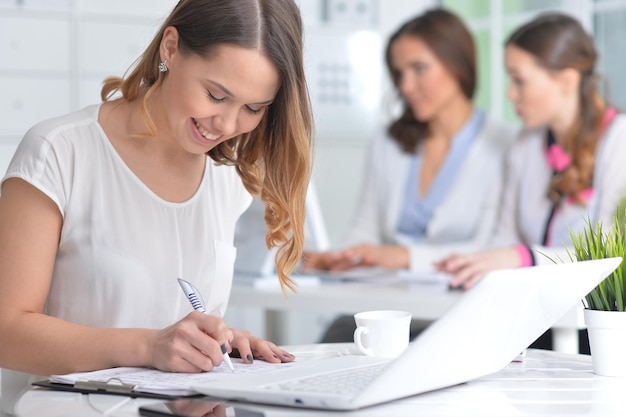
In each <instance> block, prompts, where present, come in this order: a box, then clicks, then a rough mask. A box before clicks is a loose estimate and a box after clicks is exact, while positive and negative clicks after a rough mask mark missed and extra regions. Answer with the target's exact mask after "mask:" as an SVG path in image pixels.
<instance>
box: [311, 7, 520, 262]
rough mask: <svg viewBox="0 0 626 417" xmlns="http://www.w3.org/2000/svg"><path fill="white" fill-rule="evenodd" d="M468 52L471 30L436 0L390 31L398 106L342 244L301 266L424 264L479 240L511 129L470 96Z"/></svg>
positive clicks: (488, 222)
mask: <svg viewBox="0 0 626 417" xmlns="http://www.w3.org/2000/svg"><path fill="white" fill-rule="evenodd" d="M475 60H476V58H475V50H474V42H473V39H472V36H471V34H470V33H469V31H468V30H467V28H466V27H465V25H464V24H463V22H462V21H461V20H460V19H459V18H458V17H457V16H455V15H454V14H452V13H451V12H449V11H446V10H443V9H435V10H431V11H428V12H426V13H424V14H422V15H420V16H417V17H415V18H413V19H412V20H410V21H408V22H406V23H405V24H404V25H403V26H402V27H400V28H399V29H398V30H397V31H396V32H395V33H394V34H393V35H392V36H391V38H390V40H389V42H388V44H387V50H386V61H387V67H388V70H389V74H390V76H391V79H392V81H393V84H394V86H395V88H396V91H397V93H398V95H399V96H400V98H401V100H402V107H403V110H402V114H401V115H400V117H398V118H397V119H396V120H395V121H393V122H392V123H391V125H390V126H389V128H388V130H387V132H386V133H385V134H383V135H380V136H379V137H376V138H375V139H374V141H373V143H372V145H371V149H370V157H369V162H368V164H367V171H366V174H365V178H364V183H363V187H362V190H361V195H360V200H359V201H358V203H357V210H356V213H355V216H354V220H353V223H352V225H351V227H350V228H349V233H348V236H347V237H346V239H345V240H344V241H343V242H342V246H343V247H344V249H343V250H339V251H334V252H323V253H306V255H305V258H304V264H303V266H304V268H305V269H322V270H333V271H340V270H346V269H350V268H353V267H356V266H379V267H384V268H389V269H399V268H408V269H411V270H412V271H416V272H422V271H430V270H432V269H433V266H432V265H433V262H434V261H436V260H439V259H441V258H442V257H443V256H446V255H448V254H451V253H454V252H470V251H473V250H476V249H477V248H482V247H483V244H484V243H485V242H486V241H487V239H488V238H489V236H491V234H492V233H493V226H494V223H495V213H496V212H497V208H498V200H499V195H500V189H501V184H500V181H501V177H502V175H501V172H502V161H503V155H504V153H505V151H506V150H507V148H508V146H509V144H510V142H511V141H512V139H513V137H514V134H513V131H512V130H511V129H509V128H507V127H506V126H504V125H503V124H501V123H498V122H496V121H495V120H493V119H492V118H491V117H489V116H488V115H487V114H485V113H484V112H483V111H482V110H480V109H478V108H476V107H475V106H474V104H473V103H472V97H473V94H474V89H475V86H476V65H475Z"/></svg>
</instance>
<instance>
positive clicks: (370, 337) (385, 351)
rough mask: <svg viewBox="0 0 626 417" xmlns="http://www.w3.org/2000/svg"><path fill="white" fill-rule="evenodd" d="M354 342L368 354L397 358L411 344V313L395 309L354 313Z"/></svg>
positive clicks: (360, 349)
mask: <svg viewBox="0 0 626 417" xmlns="http://www.w3.org/2000/svg"><path fill="white" fill-rule="evenodd" d="M354 321H355V322H356V330H355V331H354V343H355V344H356V347H357V348H358V349H359V351H361V352H362V353H364V354H366V355H368V356H380V357H385V358H395V357H396V356H399V355H400V354H401V353H402V352H403V351H404V349H406V347H407V346H408V345H409V332H410V326H411V313H408V312H406V311H395V310H378V311H365V312H362V313H357V314H355V315H354Z"/></svg>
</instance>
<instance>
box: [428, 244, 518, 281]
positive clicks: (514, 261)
mask: <svg viewBox="0 0 626 417" xmlns="http://www.w3.org/2000/svg"><path fill="white" fill-rule="evenodd" d="M520 266H521V260H520V257H519V254H518V252H517V250H516V249H515V248H503V249H493V250H488V251H483V252H478V253H475V254H472V255H451V256H449V257H447V258H445V259H442V260H441V261H438V262H436V263H435V267H436V268H437V269H438V270H439V271H442V272H448V273H450V274H453V275H454V276H453V277H452V280H451V281H450V286H451V287H453V288H456V287H463V288H465V289H468V288H471V287H472V286H474V285H475V284H476V283H477V282H478V281H480V280H481V279H482V278H483V277H484V276H485V274H487V273H488V272H491V271H495V270H497V269H506V268H518V267H520Z"/></svg>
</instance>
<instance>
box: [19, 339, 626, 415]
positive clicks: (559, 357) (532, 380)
mask: <svg viewBox="0 0 626 417" xmlns="http://www.w3.org/2000/svg"><path fill="white" fill-rule="evenodd" d="M288 349H290V350H291V351H292V352H295V353H296V354H297V355H298V356H299V357H300V358H304V359H306V358H312V357H316V356H319V355H328V354H329V353H330V354H336V352H338V351H342V350H344V349H353V347H352V345H351V344H339V345H338V344H328V345H306V346H292V347H288ZM624 392H626V378H608V377H600V376H597V375H594V374H593V372H592V367H591V358H590V357H589V356H584V355H571V354H565V353H556V352H549V351H540V350H529V351H528V355H527V357H526V358H525V359H524V361H523V362H521V363H511V364H510V365H509V366H507V367H506V368H504V369H503V370H501V371H500V372H497V373H495V374H492V375H489V376H486V377H483V378H479V379H476V380H474V381H470V382H468V383H466V384H461V385H458V386H454V387H450V388H447V389H442V390H438V391H434V392H430V393H426V394H420V395H416V396H413V397H409V398H406V399H402V400H398V401H395V402H392V403H388V404H384V405H381V406H376V407H370V408H366V409H362V410H357V411H354V412H324V411H319V410H301V409H293V408H283V407H269V406H254V408H257V409H258V410H259V411H262V412H264V414H265V417H282V416H290V417H292V416H293V417H316V416H337V417H338V416H343V417H355V416H359V417H369V416H371V417H384V416H394V417H404V416H406V417H409V416H410V417H413V416H417V415H428V416H432V417H437V416H458V415H463V416H482V417H484V416H553V415H559V416H597V417H613V416H623V415H624V405H623V397H624ZM151 402H155V400H147V399H130V398H125V397H119V396H110V395H99V394H98V395H81V394H75V393H68V392H54V391H47V390H41V389H33V390H31V391H29V392H28V393H26V394H25V395H24V396H23V397H22V399H21V400H20V401H19V403H18V404H17V410H16V411H17V413H18V415H19V416H22V417H35V416H36V417H70V416H81V417H90V416H102V415H108V416H119V417H121V416H129V417H130V416H133V417H134V416H138V413H137V408H138V407H139V405H141V404H146V403H151ZM248 407H249V406H248Z"/></svg>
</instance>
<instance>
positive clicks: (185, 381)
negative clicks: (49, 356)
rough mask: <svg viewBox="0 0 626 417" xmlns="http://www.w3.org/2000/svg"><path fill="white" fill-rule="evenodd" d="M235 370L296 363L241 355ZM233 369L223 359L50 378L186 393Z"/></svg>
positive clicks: (243, 371) (61, 381) (255, 370)
mask: <svg viewBox="0 0 626 417" xmlns="http://www.w3.org/2000/svg"><path fill="white" fill-rule="evenodd" d="M232 362H233V366H234V368H235V374H246V373H249V374H253V373H260V372H268V371H274V370H276V369H278V368H280V369H286V368H289V367H293V366H295V365H296V363H295V362H291V363H279V364H272V363H267V362H264V361H260V360H257V361H254V363H252V364H245V363H243V361H242V360H241V359H233V360H232ZM232 375H233V372H231V370H230V369H229V368H228V366H226V364H225V363H222V364H221V365H220V366H218V367H215V368H213V369H212V370H211V371H209V372H201V373H176V372H164V371H159V370H157V369H151V368H131V367H120V368H110V369H103V370H100V371H92V372H77V373H72V374H65V375H51V376H50V378H49V381H50V382H52V383H57V384H69V385H74V386H76V384H77V382H81V381H83V382H91V383H94V382H95V383H98V382H99V383H108V384H111V385H112V386H115V384H117V385H124V386H131V387H132V391H133V392H145V393H151V394H161V395H171V396H186V395H192V394H194V393H196V392H195V391H194V390H193V389H191V387H192V386H193V385H197V384H199V383H203V382H207V381H213V380H219V379H227V378H229V376H232Z"/></svg>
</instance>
